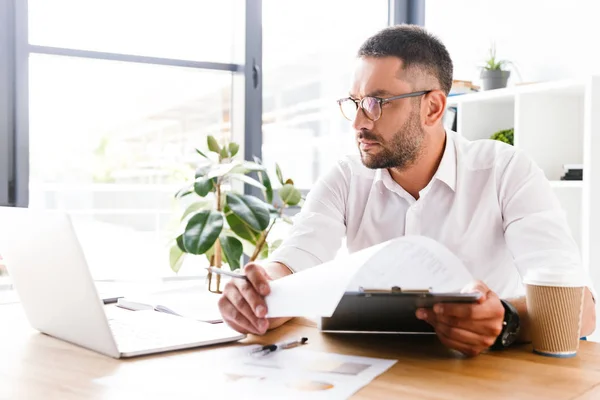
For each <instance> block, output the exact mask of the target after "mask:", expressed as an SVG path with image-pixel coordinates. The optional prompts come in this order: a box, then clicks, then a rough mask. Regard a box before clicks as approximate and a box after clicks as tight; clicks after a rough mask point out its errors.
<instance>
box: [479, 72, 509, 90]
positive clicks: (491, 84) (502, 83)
mask: <svg viewBox="0 0 600 400" xmlns="http://www.w3.org/2000/svg"><path fill="white" fill-rule="evenodd" d="M509 77H510V71H501V70H489V69H484V70H483V71H481V80H482V86H483V90H492V89H501V88H505V87H506V84H507V82H508V78H509Z"/></svg>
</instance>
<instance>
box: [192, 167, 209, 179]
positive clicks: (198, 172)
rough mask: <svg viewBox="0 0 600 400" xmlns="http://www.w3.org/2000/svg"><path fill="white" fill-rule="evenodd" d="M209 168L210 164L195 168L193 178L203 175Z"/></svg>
mask: <svg viewBox="0 0 600 400" xmlns="http://www.w3.org/2000/svg"><path fill="white" fill-rule="evenodd" d="M210 168H211V165H210V164H206V165H202V166H200V167H198V168H196V173H195V174H194V178H195V179H198V178H203V177H205V176H206V174H207V173H208V171H210Z"/></svg>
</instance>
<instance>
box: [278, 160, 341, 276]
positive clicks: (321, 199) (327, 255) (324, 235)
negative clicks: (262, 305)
mask: <svg viewBox="0 0 600 400" xmlns="http://www.w3.org/2000/svg"><path fill="white" fill-rule="evenodd" d="M350 179H351V174H350V169H349V168H348V166H347V164H346V163H345V162H344V161H343V160H340V161H338V163H337V164H336V165H335V166H334V167H333V168H332V169H331V170H330V171H329V172H328V173H327V174H325V175H324V176H323V177H322V178H320V179H319V180H318V181H317V183H316V184H315V186H314V187H313V188H312V189H311V190H310V192H309V194H308V196H307V198H306V202H305V203H304V206H303V207H302V210H301V211H300V212H299V213H298V214H297V215H296V217H295V218H294V223H293V226H292V228H291V229H290V232H289V236H288V237H287V238H286V239H284V241H283V243H282V244H281V246H279V248H277V250H275V252H273V254H272V255H271V256H270V257H269V261H274V262H280V263H282V264H285V265H286V266H287V267H288V268H290V269H291V270H292V271H293V272H298V271H302V270H304V269H307V268H310V267H314V266H316V265H319V264H321V263H324V262H327V261H330V260H332V259H333V258H334V257H335V255H336V253H337V251H338V250H339V248H340V246H341V243H342V239H343V238H344V236H345V234H346V204H347V199H348V190H349V186H350Z"/></svg>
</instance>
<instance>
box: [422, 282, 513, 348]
mask: <svg viewBox="0 0 600 400" xmlns="http://www.w3.org/2000/svg"><path fill="white" fill-rule="evenodd" d="M463 292H467V293H472V292H480V293H481V294H482V296H481V298H480V299H479V300H478V301H477V303H471V304H460V303H444V304H436V305H435V306H434V307H433V310H431V309H419V310H417V318H419V319H422V320H424V321H427V322H428V323H429V324H430V325H431V326H433V328H434V329H435V331H436V333H437V336H438V337H439V339H440V341H441V342H442V343H443V344H444V345H445V346H447V347H449V348H451V349H454V350H458V351H460V352H461V353H463V354H465V355H468V356H476V355H478V354H479V353H481V352H482V351H484V350H486V349H487V348H489V347H490V346H491V345H493V344H494V342H495V341H496V338H497V337H498V335H499V334H500V332H501V331H502V323H503V321H504V307H503V306H502V303H501V302H500V299H499V298H498V296H497V295H496V293H494V292H492V291H491V290H490V289H489V288H488V287H487V286H486V285H485V284H484V283H483V282H481V281H477V282H475V283H473V284H471V285H469V286H468V287H466V288H465V289H463Z"/></svg>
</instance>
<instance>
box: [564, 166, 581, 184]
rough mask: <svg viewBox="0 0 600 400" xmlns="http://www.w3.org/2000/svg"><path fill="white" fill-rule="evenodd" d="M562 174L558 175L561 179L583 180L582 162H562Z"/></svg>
mask: <svg viewBox="0 0 600 400" xmlns="http://www.w3.org/2000/svg"><path fill="white" fill-rule="evenodd" d="M563 169H564V174H563V176H561V177H560V180H561V181H581V180H583V164H563Z"/></svg>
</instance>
